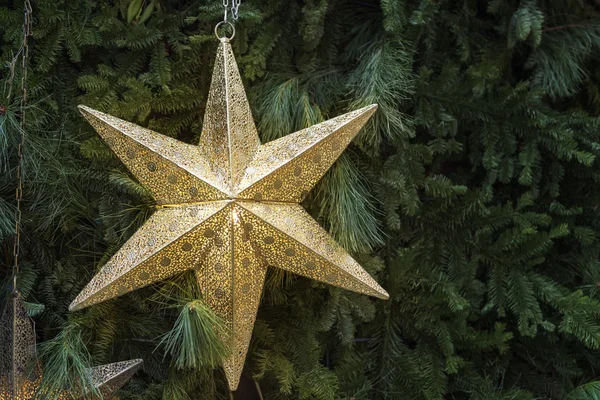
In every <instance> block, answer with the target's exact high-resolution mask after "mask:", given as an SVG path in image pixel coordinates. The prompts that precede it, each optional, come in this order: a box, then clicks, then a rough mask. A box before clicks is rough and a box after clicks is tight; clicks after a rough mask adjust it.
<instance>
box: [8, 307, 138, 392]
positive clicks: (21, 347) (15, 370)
mask: <svg viewBox="0 0 600 400" xmlns="http://www.w3.org/2000/svg"><path fill="white" fill-rule="evenodd" d="M141 365H142V360H131V361H123V362H117V363H113V364H107V365H102V366H100V367H94V368H90V370H89V373H90V376H91V379H92V384H93V385H94V387H96V388H97V389H99V390H100V392H101V393H102V395H103V398H104V399H105V400H106V399H109V398H110V396H111V394H112V393H113V392H115V391H116V390H118V389H119V388H120V387H122V386H123V385H124V384H125V383H126V382H127V381H128V380H129V379H130V378H131V377H132V376H133V374H134V373H135V372H136V371H137V370H138V369H139V368H140V366H141ZM41 381H42V370H41V368H40V365H39V364H38V362H37V360H36V350H35V332H34V330H33V324H32V321H31V319H30V318H29V316H28V315H27V311H26V310H25V307H24V305H23V301H22V300H21V298H20V297H18V296H15V297H13V298H11V299H10V301H9V304H8V305H7V306H6V309H5V311H4V313H3V314H2V318H1V319H0V400H31V399H34V398H40V397H42V398H46V397H47V395H48V393H39V392H40V390H39V387H40V383H41ZM80 393H81V392H80ZM53 397H54V398H57V399H59V400H61V399H64V400H66V399H74V398H79V397H81V394H79V395H77V394H76V393H70V392H69V391H66V390H65V391H64V392H62V393H59V394H56V395H53Z"/></svg>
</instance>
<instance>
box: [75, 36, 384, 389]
mask: <svg viewBox="0 0 600 400" xmlns="http://www.w3.org/2000/svg"><path fill="white" fill-rule="evenodd" d="M376 107H377V106H375V105H373V106H369V107H365V108H363V109H360V110H357V111H353V112H350V113H348V114H344V115H342V116H339V117H337V118H334V119H332V120H329V121H326V122H323V123H321V124H318V125H315V126H313V127H311V128H308V129H304V130H302V131H299V132H296V133H293V134H291V135H288V136H286V137H284V138H281V139H279V140H276V141H273V142H271V143H268V144H265V145H261V144H260V141H259V138H258V134H257V132H256V128H255V126H254V122H253V120H252V115H251V112H250V107H249V106H248V102H247V99H246V94H245V92H244V88H243V86H242V81H241V79H240V76H239V73H238V69H237V65H236V64H235V60H234V57H233V54H232V51H231V47H230V45H229V43H228V42H227V41H222V43H221V45H220V47H219V50H218V53H217V60H216V62H215V70H214V73H213V81H212V85H211V90H210V94H209V98H208V104H207V111H206V116H205V120H204V127H203V131H202V136H201V139H200V144H199V147H194V146H188V145H185V144H183V143H179V142H176V141H174V140H173V139H167V138H164V137H162V136H161V135H159V134H157V133H154V132H151V131H149V130H147V129H144V128H141V127H136V126H135V125H133V124H130V123H127V122H125V121H122V120H119V119H118V118H114V117H111V116H108V115H106V114H103V113H101V112H98V111H95V110H92V109H90V108H87V107H81V110H82V113H83V115H84V116H85V117H86V118H87V119H88V120H89V121H90V123H91V124H92V126H93V127H94V128H95V129H96V130H97V131H98V132H99V134H100V136H101V137H102V138H104V139H105V140H106V139H107V138H109V139H110V140H108V141H107V144H108V145H109V146H110V147H111V148H112V149H113V150H114V151H115V153H116V154H117V156H118V157H119V158H120V159H121V160H123V162H124V163H125V165H126V166H127V167H128V168H129V169H130V171H131V172H132V173H133V175H135V176H136V177H137V178H138V179H139V180H140V182H141V183H142V184H143V185H144V186H146V187H147V188H148V189H150V190H151V192H152V193H153V194H154V196H155V199H156V201H157V202H158V203H159V204H161V208H160V209H158V210H157V211H156V213H155V214H154V215H153V216H152V217H151V218H150V219H149V220H148V222H147V223H146V224H145V225H144V226H143V227H142V228H141V229H139V230H138V231H137V232H136V233H135V234H134V235H133V236H132V237H131V239H129V241H128V242H127V243H126V244H125V245H124V246H123V247H122V248H121V250H120V251H119V252H118V253H117V254H116V255H115V256H114V257H112V258H111V259H110V260H109V261H108V263H107V264H106V265H105V266H104V267H103V268H102V270H101V271H100V272H99V273H98V274H97V275H96V276H95V277H94V278H93V279H92V281H91V282H90V283H89V284H88V286H87V287H86V288H85V289H84V290H83V291H82V292H81V293H80V294H79V295H78V296H77V298H76V299H75V300H74V301H73V303H72V304H71V310H78V309H81V308H84V307H87V306H90V305H92V304H96V303H99V302H101V301H104V300H107V299H110V298H114V297H116V296H119V295H122V294H124V293H127V292H129V291H132V290H135V289H137V288H141V287H143V286H146V285H149V284H151V283H153V282H157V281H159V280H162V279H166V278H168V277H170V276H172V275H174V274H176V273H178V272H181V271H185V270H190V269H193V270H194V271H195V274H196V277H197V280H198V283H199V285H200V287H201V289H202V293H203V296H204V300H205V301H206V302H207V304H208V305H210V307H211V308H213V309H214V311H215V312H216V313H217V314H218V315H219V316H220V317H221V318H223V320H224V321H225V322H226V324H227V325H228V328H229V333H223V335H224V336H223V338H222V339H223V340H224V342H225V343H226V344H228V345H229V347H230V349H231V356H230V358H229V359H227V360H226V361H225V365H224V367H225V373H226V375H227V379H228V381H229V385H230V388H231V389H232V390H235V389H236V388H237V385H238V382H239V378H240V375H241V372H242V368H243V366H244V360H245V358H246V353H247V351H248V345H249V343H250V338H251V335H252V328H253V326H254V322H255V319H256V313H257V310H258V305H259V303H260V297H261V294H262V290H263V285H264V277H265V274H266V270H267V266H274V267H278V268H282V269H285V270H287V271H291V272H294V273H297V274H299V275H303V276H306V277H309V278H312V279H316V280H318V281H321V282H326V283H329V284H332V285H336V286H340V287H343V288H346V289H349V290H353V291H356V292H360V293H365V294H369V295H373V296H377V297H380V298H384V299H385V298H387V297H388V294H387V293H386V291H385V290H383V289H382V288H381V287H380V286H379V285H378V284H377V282H375V281H374V280H373V279H372V278H371V277H370V276H369V275H368V274H367V272H366V271H365V270H364V269H363V268H362V267H361V266H360V265H359V264H358V263H356V261H354V260H353V259H352V257H351V256H350V255H349V254H348V253H347V252H346V251H345V250H344V249H343V248H342V247H341V246H339V245H338V244H337V243H335V241H334V240H333V239H332V238H331V237H329V235H328V234H327V232H325V231H324V230H323V229H322V228H321V227H320V226H319V225H318V224H317V223H316V222H315V221H314V220H313V219H312V218H311V217H310V216H309V215H308V214H307V213H306V212H305V211H304V210H303V209H302V208H301V206H300V205H299V204H298V203H299V202H300V201H301V200H302V198H303V197H304V196H305V195H306V194H307V193H308V190H310V189H311V188H312V187H313V186H314V185H315V184H316V183H317V182H318V181H319V179H320V178H321V177H322V176H323V174H324V173H325V172H326V171H327V169H329V167H330V166H331V165H332V164H333V162H334V161H335V160H336V159H337V158H338V157H339V155H340V154H341V152H342V151H343V150H344V148H345V147H346V146H347V145H348V144H349V143H350V141H351V140H352V138H354V136H355V135H356V134H357V133H358V131H359V130H360V129H361V127H362V126H363V125H364V124H365V122H366V121H367V120H368V119H369V118H370V116H371V115H372V114H373V113H374V112H375V110H376ZM160 138H163V139H160ZM161 140H162V141H161ZM176 153H177V155H176ZM150 162H152V163H153V166H152V168H148V166H149V163H150ZM192 186H193V187H194V188H196V189H197V191H194V196H193V198H192V197H190V190H191V189H190V188H191V187H192Z"/></svg>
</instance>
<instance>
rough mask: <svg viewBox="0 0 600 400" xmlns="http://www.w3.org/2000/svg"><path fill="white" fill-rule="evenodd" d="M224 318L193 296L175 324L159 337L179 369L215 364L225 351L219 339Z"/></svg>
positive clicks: (223, 332)
mask: <svg viewBox="0 0 600 400" xmlns="http://www.w3.org/2000/svg"><path fill="white" fill-rule="evenodd" d="M224 334H226V327H225V324H224V323H223V321H222V320H221V319H220V318H219V317H218V316H217V315H216V314H215V313H214V311H212V310H211V309H210V308H209V307H208V306H207V305H206V304H205V303H204V302H203V301H202V300H192V301H190V302H188V303H187V304H185V305H184V306H183V308H182V310H181V312H180V313H179V317H178V318H177V321H176V322H175V326H174V327H173V329H171V331H170V332H168V333H167V334H166V335H165V336H164V337H163V338H162V340H161V341H160V345H164V346H165V350H166V352H167V353H169V354H171V356H172V357H173V360H174V362H175V366H176V367H177V368H180V369H184V368H200V367H203V366H210V367H217V366H218V365H220V364H221V362H222V360H223V358H225V357H226V356H227V354H228V351H227V350H228V349H227V348H226V347H225V345H224V343H223V341H222V340H221V339H220V337H222V336H223V335H224Z"/></svg>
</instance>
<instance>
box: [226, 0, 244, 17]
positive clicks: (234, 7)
mask: <svg viewBox="0 0 600 400" xmlns="http://www.w3.org/2000/svg"><path fill="white" fill-rule="evenodd" d="M230 2H231V4H230ZM241 2H242V0H223V8H224V9H225V16H224V19H223V21H225V22H229V18H228V14H229V9H231V16H232V18H233V20H234V21H237V20H238V16H239V9H240V4H241Z"/></svg>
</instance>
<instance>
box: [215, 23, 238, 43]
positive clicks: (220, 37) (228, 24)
mask: <svg viewBox="0 0 600 400" xmlns="http://www.w3.org/2000/svg"><path fill="white" fill-rule="evenodd" d="M223 26H229V27H230V28H231V36H229V37H227V36H219V28H221V27H223ZM215 36H216V37H217V39H219V40H221V41H226V42H228V41H230V40H231V39H233V38H234V36H235V26H233V24H232V23H231V22H229V21H221V22H219V23H218V24H217V25H216V26H215Z"/></svg>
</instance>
